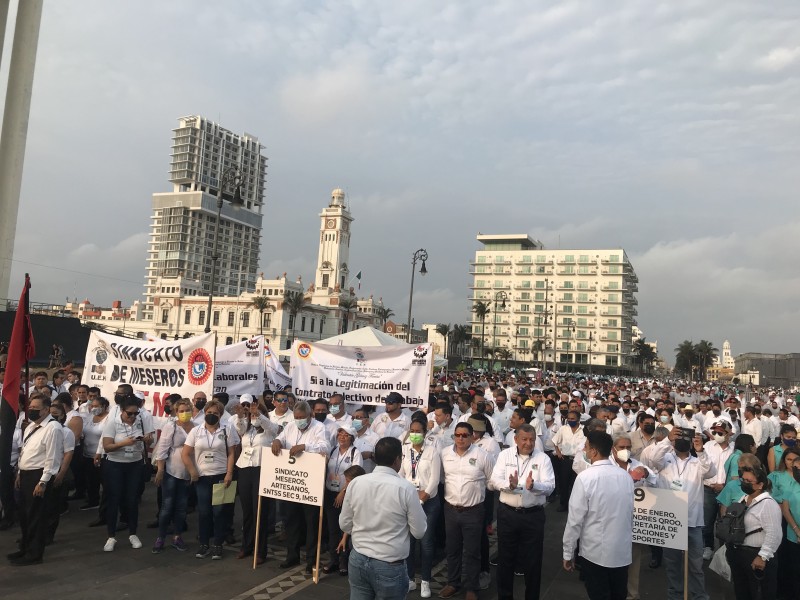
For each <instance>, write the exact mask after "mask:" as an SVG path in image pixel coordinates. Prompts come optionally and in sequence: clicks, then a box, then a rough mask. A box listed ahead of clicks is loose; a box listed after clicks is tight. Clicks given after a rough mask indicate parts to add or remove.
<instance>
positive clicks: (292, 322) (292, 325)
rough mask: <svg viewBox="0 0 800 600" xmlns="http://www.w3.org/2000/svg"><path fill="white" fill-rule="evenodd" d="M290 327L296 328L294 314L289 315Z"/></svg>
mask: <svg viewBox="0 0 800 600" xmlns="http://www.w3.org/2000/svg"><path fill="white" fill-rule="evenodd" d="M289 329H294V315H289Z"/></svg>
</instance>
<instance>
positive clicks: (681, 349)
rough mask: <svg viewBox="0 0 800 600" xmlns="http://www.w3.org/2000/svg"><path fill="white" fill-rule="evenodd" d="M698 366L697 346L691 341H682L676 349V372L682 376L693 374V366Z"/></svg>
mask: <svg viewBox="0 0 800 600" xmlns="http://www.w3.org/2000/svg"><path fill="white" fill-rule="evenodd" d="M696 364H697V355H696V353H695V345H694V342H692V341H691V340H684V341H682V342H681V343H680V344H679V345H678V347H677V348H675V372H676V373H678V374H680V375H689V376H691V374H692V366H694V365H696Z"/></svg>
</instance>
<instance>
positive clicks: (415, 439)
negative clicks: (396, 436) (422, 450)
mask: <svg viewBox="0 0 800 600" xmlns="http://www.w3.org/2000/svg"><path fill="white" fill-rule="evenodd" d="M408 439H409V440H410V441H411V443H412V444H414V445H415V446H416V445H418V444H421V443H422V440H424V439H425V436H424V435H422V434H421V433H409V434H408Z"/></svg>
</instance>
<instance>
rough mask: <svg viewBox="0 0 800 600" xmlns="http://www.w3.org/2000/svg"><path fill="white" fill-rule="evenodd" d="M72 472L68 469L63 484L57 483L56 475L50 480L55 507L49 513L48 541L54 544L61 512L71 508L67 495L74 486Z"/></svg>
mask: <svg viewBox="0 0 800 600" xmlns="http://www.w3.org/2000/svg"><path fill="white" fill-rule="evenodd" d="M73 483H74V482H73V479H72V472H71V471H69V470H67V472H66V473H65V475H64V480H63V481H62V482H61V485H56V484H55V477H54V478H53V479H51V480H50V485H51V486H53V509H52V510H51V511H50V513H49V514H48V515H47V543H48V544H52V543H53V540H54V538H55V537H56V530H57V529H58V524H59V523H60V522H61V513H63V512H65V511H66V510H69V506H68V504H67V496H68V495H69V491H70V489H72V486H73Z"/></svg>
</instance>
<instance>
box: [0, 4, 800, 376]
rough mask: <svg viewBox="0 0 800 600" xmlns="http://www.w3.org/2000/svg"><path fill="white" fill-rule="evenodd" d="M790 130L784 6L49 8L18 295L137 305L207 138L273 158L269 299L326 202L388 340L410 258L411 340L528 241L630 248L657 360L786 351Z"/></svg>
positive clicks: (795, 141)
mask: <svg viewBox="0 0 800 600" xmlns="http://www.w3.org/2000/svg"><path fill="white" fill-rule="evenodd" d="M13 17H14V15H13V13H12V15H10V17H9V23H10V25H13ZM10 37H11V36H10V34H9V35H7V36H6V51H5V52H4V54H3V65H2V67H3V69H2V73H3V79H2V80H3V82H5V72H6V70H7V68H8V65H7V63H8V58H9V55H10ZM3 93H4V90H3ZM798 106H800V3H798V2H797V1H796V0H772V1H770V2H758V1H755V0H752V1H743V0H698V1H692V0H686V1H681V2H660V3H659V2H641V1H631V2H622V1H616V0H603V1H602V2H601V1H598V0H586V1H570V0H557V1H552V2H547V1H530V2H519V1H503V0H495V1H493V2H488V3H487V2H484V1H481V2H478V1H472V0H459V1H457V2H449V3H445V2H429V1H426V2H423V1H411V0H406V1H404V2H374V1H371V0H363V1H352V2H333V1H329V2H312V1H302V0H284V1H279V0H275V1H271V2H261V1H258V0H251V1H234V0H232V1H230V2H225V3H220V2H217V1H198V0H193V1H188V0H187V1H178V0H170V1H169V2H163V1H160V0H159V1H145V0H137V1H136V2H133V1H128V2H113V3H112V2H105V1H93V2H92V1H82V0H72V1H70V2H46V3H45V8H44V16H43V22H42V29H41V37H40V42H39V53H38V59H37V68H36V78H35V83H34V95H33V103H32V109H31V117H30V127H29V136H28V148H27V155H26V160H25V176H24V181H23V187H22V201H21V202H22V203H21V207H20V213H19V223H18V233H17V238H16V246H15V259H16V260H17V261H18V262H16V263H15V270H14V275H13V278H12V291H11V295H12V296H17V295H18V293H19V292H18V289H19V288H20V281H21V277H22V274H23V273H24V272H25V271H29V272H30V273H31V277H32V280H33V290H32V294H33V299H34V300H35V301H50V302H59V303H60V302H63V301H64V300H65V299H66V298H67V297H69V298H73V297H75V296H77V297H78V298H79V299H83V298H84V297H88V298H89V299H90V300H91V301H92V302H94V303H96V304H102V305H109V304H110V302H111V301H112V300H114V299H121V300H123V301H124V302H125V303H126V304H128V303H130V302H131V301H133V300H135V299H138V298H140V297H141V294H142V289H143V287H142V286H143V279H144V267H145V262H144V261H145V250H146V241H147V235H148V226H149V217H150V212H151V194H152V193H153V192H160V191H168V190H170V189H171V186H170V184H169V182H168V181H167V170H168V166H169V153H170V142H171V130H172V128H173V127H175V126H176V124H177V118H178V117H180V116H182V115H190V114H202V115H204V116H206V117H208V118H211V119H214V120H216V121H218V122H220V123H221V124H223V125H224V126H225V127H227V128H228V129H231V130H233V131H235V132H243V131H247V132H249V133H252V134H254V135H257V136H258V137H259V138H260V140H261V141H262V143H263V144H264V145H265V146H266V154H267V156H268V157H269V172H268V178H267V203H266V207H265V211H264V212H265V215H264V237H263V239H264V241H263V245H262V252H261V267H262V270H263V271H264V272H265V274H266V275H267V276H268V277H273V276H275V275H278V274H280V273H283V272H284V271H286V272H287V273H288V274H289V276H290V277H291V278H295V277H296V276H297V275H302V276H303V279H304V281H310V280H311V279H312V277H313V270H314V267H315V263H316V253H317V240H318V228H319V219H318V218H317V214H318V212H319V210H320V209H321V208H322V207H323V206H325V205H326V204H327V202H328V199H329V194H330V191H331V190H332V189H333V188H335V187H339V186H341V187H343V188H344V189H345V190H346V192H347V194H348V203H349V205H350V209H351V211H352V213H353V215H354V217H355V223H354V225H353V240H352V246H351V251H350V266H351V269H352V270H353V272H357V271H358V270H361V271H363V274H364V275H363V284H362V293H365V294H366V295H368V294H369V293H374V294H375V296H376V297H378V296H382V297H383V299H384V301H385V303H386V304H387V305H388V306H389V307H391V308H392V309H393V310H394V311H395V312H396V313H397V314H398V315H400V318H401V320H402V319H404V316H405V314H406V311H407V306H408V304H407V303H408V286H409V278H410V272H409V271H410V261H411V256H412V254H413V253H414V251H415V250H416V249H418V248H426V249H427V250H428V253H429V255H430V260H429V262H428V265H427V267H428V271H429V275H428V276H427V277H426V278H424V279H423V278H419V277H418V278H417V279H416V283H415V287H416V290H415V295H414V307H415V308H414V316H415V320H416V323H417V324H421V323H423V322H450V323H458V322H465V321H466V320H467V319H468V316H469V315H468V311H469V306H470V305H469V302H468V300H467V297H468V293H469V290H468V288H467V286H468V284H469V282H470V277H469V275H468V270H469V264H468V263H469V261H470V260H471V259H472V257H473V256H474V252H475V250H476V249H477V248H478V243H477V242H476V240H475V236H476V234H477V233H478V232H479V231H480V232H483V233H509V232H512V233H529V234H530V235H531V236H533V237H534V238H536V239H540V240H541V241H542V242H543V243H544V244H545V246H547V247H553V248H555V247H559V245H560V247H561V248H592V247H609V246H613V247H618V246H622V247H623V248H625V250H626V251H627V253H628V256H629V257H630V259H631V262H632V263H633V265H634V268H635V270H636V272H637V273H638V275H639V279H640V284H639V290H640V291H639V295H638V298H639V318H638V320H639V325H640V327H641V328H642V329H643V330H644V332H645V334H646V336H647V339H648V340H651V341H652V340H657V341H658V345H659V346H658V347H659V350H660V351H661V353H662V354H664V355H665V356H666V358H667V359H668V360H669V361H670V362H672V361H673V359H674V353H673V351H672V349H673V348H675V346H676V345H677V344H678V343H679V342H681V341H682V340H684V339H693V340H694V341H699V340H700V339H708V340H711V341H712V342H714V343H715V345H716V346H717V347H719V348H721V346H722V342H723V340H724V339H729V340H730V341H731V344H732V347H733V353H734V355H735V354H739V353H742V352H746V351H763V352H790V351H797V350H799V348H798V344H797V341H796V339H797V332H798V322H800V318H799V317H800V308H798V297H800V269H798V266H797V261H798V257H800V215H798V197H797V195H798V190H800V111H798ZM23 261H24V262H23ZM34 263H35V264H34ZM37 265H47V267H45V266H37ZM52 267H58V268H52ZM78 272H80V273H78Z"/></svg>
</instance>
